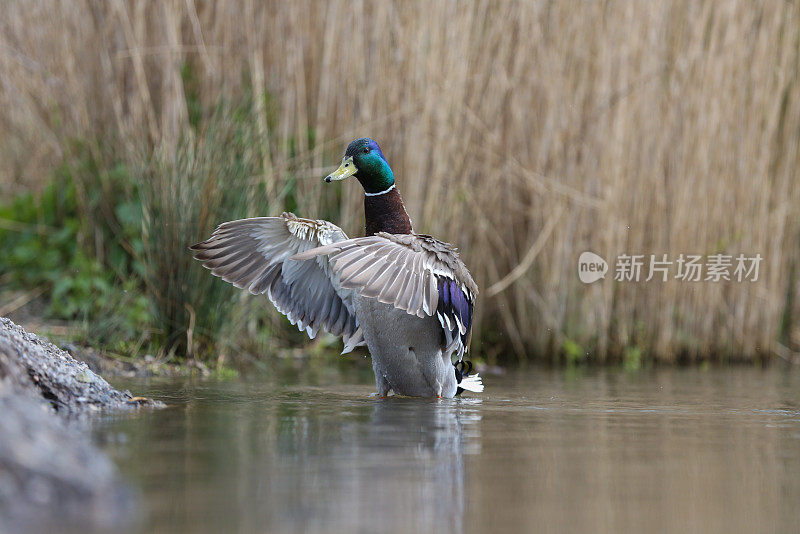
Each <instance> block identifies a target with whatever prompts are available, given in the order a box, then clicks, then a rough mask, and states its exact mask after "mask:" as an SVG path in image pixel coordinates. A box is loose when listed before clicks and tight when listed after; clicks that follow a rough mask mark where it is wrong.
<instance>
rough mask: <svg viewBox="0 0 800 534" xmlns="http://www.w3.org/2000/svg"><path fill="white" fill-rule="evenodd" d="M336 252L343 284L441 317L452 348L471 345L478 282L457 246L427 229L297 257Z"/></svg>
mask: <svg viewBox="0 0 800 534" xmlns="http://www.w3.org/2000/svg"><path fill="white" fill-rule="evenodd" d="M320 256H328V257H330V264H331V266H332V268H333V271H334V273H336V274H337V275H338V276H339V280H340V283H341V285H342V287H343V288H346V289H352V290H353V291H356V292H358V293H359V294H360V295H363V296H365V297H369V298H375V299H378V300H379V301H381V302H385V303H390V304H393V305H394V306H395V307H396V308H399V309H401V310H405V311H406V312H408V313H410V314H412V315H417V316H418V317H425V316H433V315H436V317H437V318H438V319H439V323H440V324H441V325H442V329H443V331H444V334H445V339H446V343H445V345H446V346H447V347H448V349H453V350H457V351H458V353H459V356H461V355H463V353H464V352H465V351H466V350H467V348H468V346H469V338H470V333H471V331H472V313H473V309H474V304H475V298H476V297H477V295H478V287H477V285H476V284H475V282H474V281H473V280H472V276H470V274H469V271H468V270H467V268H466V266H465V265H464V263H463V262H462V261H461V259H460V258H459V257H458V252H456V249H455V248H453V247H452V246H451V245H449V244H447V243H443V242H442V241H439V240H437V239H435V238H433V237H431V236H427V235H421V234H386V233H382V232H381V233H378V234H376V235H374V236H368V237H360V238H356V239H348V240H345V241H339V242H336V243H332V244H330V245H325V246H322V247H319V248H316V249H312V250H308V251H306V252H302V253H299V254H296V255H295V256H293V259H297V260H310V259H312V258H319V257H320Z"/></svg>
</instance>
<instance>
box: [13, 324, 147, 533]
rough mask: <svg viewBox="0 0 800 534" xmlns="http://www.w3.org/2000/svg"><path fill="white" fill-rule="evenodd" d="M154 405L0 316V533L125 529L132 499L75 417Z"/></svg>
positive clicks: (132, 512)
mask: <svg viewBox="0 0 800 534" xmlns="http://www.w3.org/2000/svg"><path fill="white" fill-rule="evenodd" d="M143 405H144V406H156V404H155V403H153V402H152V401H147V400H143V399H139V398H136V397H133V396H132V395H131V393H130V392H127V391H118V390H116V389H114V388H113V387H111V386H110V385H109V384H108V382H106V381H105V380H104V379H103V378H102V377H101V376H99V375H97V374H96V373H94V372H93V371H91V370H90V369H89V368H88V366H87V365H86V364H85V363H83V362H78V361H76V360H75V359H74V358H72V357H71V356H70V355H69V354H68V353H66V352H64V351H62V350H61V349H59V348H58V347H56V346H55V345H53V344H52V343H49V342H48V341H46V340H44V339H42V338H39V337H38V336H36V335H34V334H31V333H28V332H26V331H24V330H23V329H22V328H20V327H19V326H17V325H15V324H14V323H13V322H11V321H10V320H8V319H5V318H0V413H2V417H0V530H2V531H4V532H5V531H16V530H29V529H38V528H41V527H44V526H47V525H59V526H60V527H65V526H66V527H72V528H76V529H79V528H93V529H97V528H99V529H104V528H110V527H113V526H116V525H122V524H126V523H128V522H129V521H131V519H132V518H133V515H134V499H133V498H132V496H131V494H130V493H129V492H128V490H127V489H126V488H125V486H124V485H123V484H122V483H121V481H120V480H119V478H118V476H117V473H116V469H115V468H114V465H113V464H112V463H111V461H110V460H109V459H108V458H107V457H106V456H105V455H104V454H103V453H102V452H101V451H99V450H98V449H97V448H96V447H95V446H94V445H92V443H91V441H90V439H89V436H88V435H87V433H86V432H85V430H86V427H85V425H84V424H81V422H80V421H81V419H82V418H84V417H85V415H86V414H89V413H92V412H97V411H100V410H108V409H111V410H120V409H121V410H131V409H138V408H140V407H141V406H143Z"/></svg>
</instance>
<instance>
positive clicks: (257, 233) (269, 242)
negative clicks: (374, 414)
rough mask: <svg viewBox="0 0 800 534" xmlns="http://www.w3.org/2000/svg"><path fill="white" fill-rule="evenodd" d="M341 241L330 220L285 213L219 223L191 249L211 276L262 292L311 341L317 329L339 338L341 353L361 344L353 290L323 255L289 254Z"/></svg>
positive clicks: (256, 292)
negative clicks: (300, 257) (299, 257)
mask: <svg viewBox="0 0 800 534" xmlns="http://www.w3.org/2000/svg"><path fill="white" fill-rule="evenodd" d="M346 239H347V235H346V234H345V233H344V232H343V231H342V229H341V228H339V227H338V226H336V225H335V224H332V223H329V222H327V221H320V220H316V221H315V220H311V219H301V218H299V217H296V216H295V215H294V214H292V213H284V214H283V215H281V216H280V217H256V218H252V219H240V220H237V221H230V222H226V223H223V224H221V225H219V227H217V229H216V230H214V232H213V233H212V234H211V237H209V238H208V239H206V240H205V241H203V242H201V243H197V244H196V245H192V247H191V249H192V250H194V251H195V255H194V257H195V258H196V259H198V260H200V261H201V262H202V263H203V267H205V268H207V269H210V270H211V273H212V274H214V275H216V276H219V277H220V278H222V279H223V280H225V281H226V282H230V283H231V284H233V285H234V286H236V287H238V288H240V289H247V290H248V291H249V292H250V293H252V294H254V295H260V294H263V293H266V294H267V296H268V297H269V300H270V301H271V302H272V303H273V304H274V305H275V307H276V308H277V309H278V311H279V312H281V313H282V314H284V315H286V317H288V319H289V321H290V322H291V323H292V324H295V325H297V327H298V328H299V329H300V330H305V331H306V332H307V333H308V335H309V336H310V337H311V338H312V339H313V338H314V337H316V335H317V333H318V332H319V330H320V329H323V330H325V331H327V332H330V333H331V334H333V335H336V336H342V338H343V339H344V343H345V347H344V351H343V352H342V353H343V354H344V353H346V352H350V351H351V350H353V348H355V347H357V346H359V345H363V344H364V338H363V337H362V335H361V329H360V328H359V325H358V321H357V320H356V315H355V311H354V309H353V291H352V290H351V289H348V288H344V287H342V285H341V284H340V283H339V280H338V276H337V275H335V274H334V272H333V270H332V268H331V264H330V261H329V259H328V257H326V256H319V257H317V258H316V261H297V260H293V259H291V257H292V256H293V255H295V254H298V253H301V252H304V251H308V250H310V249H314V248H316V247H319V246H324V245H330V244H332V243H336V242H339V241H344V240H346Z"/></svg>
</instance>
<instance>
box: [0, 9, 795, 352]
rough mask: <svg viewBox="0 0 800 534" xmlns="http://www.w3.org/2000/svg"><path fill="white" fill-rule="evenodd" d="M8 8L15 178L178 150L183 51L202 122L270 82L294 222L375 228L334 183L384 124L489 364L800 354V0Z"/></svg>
mask: <svg viewBox="0 0 800 534" xmlns="http://www.w3.org/2000/svg"><path fill="white" fill-rule="evenodd" d="M3 11H4V14H3V17H2V19H0V128H2V130H3V132H4V135H3V136H1V137H0V192H3V193H4V194H10V193H11V192H14V191H17V190H19V189H36V188H37V186H38V184H40V183H41V182H42V181H43V179H44V178H45V177H46V176H48V174H49V170H50V169H52V168H53V167H54V166H55V165H56V164H58V163H59V162H61V161H62V160H63V159H64V158H65V157H68V155H69V145H68V140H69V139H73V138H81V139H88V140H92V141H93V142H95V143H96V145H97V146H102V147H103V150H106V151H110V152H111V153H112V154H113V157H114V158H117V159H119V160H122V161H128V162H131V164H137V163H138V162H141V157H140V154H141V153H142V151H143V147H144V150H150V151H152V152H156V153H158V154H165V155H170V154H175V153H177V152H179V151H180V150H181V148H180V147H181V143H182V142H183V140H185V139H186V137H187V136H192V135H200V133H197V132H195V131H194V130H192V129H191V128H190V127H189V124H190V122H191V121H190V117H191V113H192V105H193V103H191V102H188V101H187V87H186V83H187V82H186V77H185V76H184V75H183V70H182V69H184V68H185V66H186V65H187V64H189V65H191V66H192V67H193V68H194V69H195V70H196V76H195V79H194V81H193V82H192V84H193V87H192V91H194V92H195V93H194V94H196V97H197V98H198V99H199V105H200V107H201V109H202V110H204V113H208V112H209V110H211V109H213V108H214V106H215V105H216V104H217V103H218V102H219V101H220V98H227V99H230V98H234V97H236V96H237V95H243V94H245V93H250V94H253V95H256V97H255V98H253V99H252V103H253V105H252V109H251V110H250V115H249V119H248V120H250V121H252V123H253V124H254V125H255V128H256V131H257V135H255V136H254V140H253V143H254V144H255V145H256V152H257V153H258V154H259V158H260V159H261V163H260V165H259V171H258V175H257V176H253V177H252V178H253V180H254V181H257V182H258V183H259V184H262V185H263V190H264V191H265V194H266V196H267V198H268V199H269V205H270V209H271V211H272V212H273V213H278V212H280V211H281V209H282V208H283V204H284V200H285V195H286V194H287V193H286V192H287V190H289V186H291V188H293V190H294V197H295V198H296V199H297V209H296V211H297V213H298V214H300V215H304V216H312V217H313V216H318V215H331V216H333V217H335V218H334V221H335V222H337V223H339V224H341V226H342V227H343V228H344V229H345V230H346V231H347V232H348V233H351V234H357V233H358V232H359V230H360V228H361V217H362V215H361V205H360V204H361V195H360V192H359V190H358V184H357V183H349V184H345V185H343V187H344V194H341V195H338V194H337V193H336V191H335V189H334V188H331V187H326V186H323V185H322V183H321V181H320V179H319V178H320V177H321V176H322V175H323V174H325V172H326V170H327V169H328V168H329V167H330V166H331V165H333V164H334V163H335V162H336V159H337V158H338V157H339V156H340V153H341V152H342V150H343V149H344V146H345V145H346V143H347V141H349V140H350V139H352V138H354V137H358V136H363V135H369V136H372V137H374V138H376V139H377V140H378V141H379V142H380V143H381V146H382V147H383V148H384V152H385V153H386V154H387V155H388V157H389V160H390V163H391V164H392V166H393V168H394V169H395V174H396V176H397V177H398V186H399V188H400V190H401V192H402V193H403V195H404V198H405V200H406V202H407V205H408V209H409V212H410V213H411V214H412V218H413V219H414V223H415V228H416V230H418V231H424V232H426V233H432V234H434V235H437V236H441V237H443V238H445V239H447V240H449V241H451V242H453V243H455V244H457V245H458V246H459V247H460V249H461V250H462V251H463V255H464V257H465V259H466V261H467V263H468V265H469V266H470V267H471V269H472V271H473V273H474V274H475V277H476V279H477V281H478V282H479V284H480V285H481V287H482V288H483V289H484V291H483V293H482V296H481V299H480V302H479V313H478V321H477V332H476V336H475V341H476V342H477V343H478V345H477V348H478V350H479V351H480V352H481V353H482V354H484V355H486V356H487V357H489V358H490V359H491V358H493V357H494V356H496V355H497V351H499V350H504V351H506V354H509V353H511V352H514V353H516V354H517V355H519V356H520V357H527V358H540V359H541V358H550V357H552V356H554V355H558V354H560V353H562V351H563V349H564V347H565V346H566V345H565V344H568V345H569V346H570V347H573V348H572V349H571V350H572V351H573V352H575V351H577V352H581V353H583V352H586V353H588V354H589V357H590V359H592V360H594V359H597V360H599V361H602V360H604V359H606V358H609V357H612V358H616V357H619V356H620V355H621V354H623V353H624V350H625V348H626V347H637V348H639V349H641V350H643V351H645V354H646V357H648V358H656V359H661V360H664V361H670V360H674V359H676V358H680V357H688V358H689V359H693V358H706V357H713V355H721V356H724V357H726V358H731V359H738V358H741V359H754V358H755V359H759V358H762V357H768V356H769V355H771V354H774V353H776V352H777V353H786V351H789V350H791V348H794V349H797V348H798V343H800V332H799V331H798V326H797V324H798V320H797V318H798V312H800V305H799V304H798V302H800V285H799V284H798V277H797V270H798V268H800V266H798V259H799V258H800V198H799V197H800V188H798V179H797V178H798V159H799V157H800V156H798V146H800V85H798V66H800V58H799V57H798V54H799V52H798V50H800V46H799V45H800V18H799V16H800V6H798V4H797V3H796V2H783V1H777V0H776V1H766V2H762V3H759V4H751V3H747V2H705V3H698V2H691V1H670V2H545V1H532V2H481V1H477V2H470V3H466V2H445V1H442V2H396V3H392V2H349V1H338V0H331V1H329V2H307V1H293V2H266V3H262V2H256V1H242V2H196V1H195V0H171V1H165V2H157V3H155V2H154V3H148V2H123V1H121V0H115V1H108V2H91V1H84V0H64V1H61V2H54V1H53V2H51V1H30V0H25V1H21V0H20V1H12V2H6V3H5V4H4V7H3ZM172 178H174V173H163V174H161V175H153V176H152V177H151V179H153V180H170V179H172ZM337 199H341V200H337ZM337 203H338V204H337ZM217 222H220V221H213V222H211V221H210V222H209V226H210V225H212V224H214V223H217ZM205 230H208V228H201V229H199V231H205ZM194 237H195V236H194V235H187V236H186V243H187V244H188V243H189V242H190V241H191V240H192V239H193V238H194ZM584 250H591V251H593V252H596V253H598V254H600V255H601V256H603V257H605V258H606V259H608V260H611V261H613V259H614V258H615V257H616V256H617V255H619V254H622V253H628V254H639V253H640V254H651V253H654V254H663V253H667V254H669V255H670V256H672V257H673V258H674V257H677V255H678V254H680V253H684V254H695V253H696V254H713V253H718V252H721V253H726V254H733V255H736V254H738V253H740V252H742V253H746V254H756V253H760V254H761V255H762V256H763V257H764V258H765V260H764V263H763V264H762V266H761V267H762V268H761V273H760V279H759V281H758V282H755V283H749V282H735V281H733V282H720V283H710V282H699V283H688V282H680V281H676V280H671V281H668V282H655V281H651V282H647V283H644V282H639V283H633V282H627V283H622V282H621V283H615V282H614V281H613V280H611V277H610V276H609V277H608V278H607V279H606V280H604V281H601V282H598V283H596V284H593V285H583V284H582V283H581V282H580V281H579V280H578V277H577V258H578V255H579V254H580V253H581V252H583V251H584ZM612 269H613V265H612ZM612 274H613V273H612ZM487 288H488V290H487ZM574 347H577V349H575V348H574ZM579 356H580V355H579Z"/></svg>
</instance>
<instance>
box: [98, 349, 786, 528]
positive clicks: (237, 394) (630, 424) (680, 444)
mask: <svg viewBox="0 0 800 534" xmlns="http://www.w3.org/2000/svg"><path fill="white" fill-rule="evenodd" d="M799 371H800V370H798V369H791V368H787V367H784V366H780V365H778V366H773V367H772V368H769V369H759V368H725V369H715V368H711V369H708V370H701V369H697V368H695V369H681V368H673V369H655V370H644V371H640V372H637V373H627V372H624V371H621V370H619V371H616V370H592V369H588V370H577V371H575V370H571V371H570V370H568V371H565V370H545V369H527V370H518V371H514V370H510V371H508V372H507V373H506V374H505V375H504V376H487V377H485V383H486V386H487V388H486V392H485V393H484V394H482V395H470V396H465V397H463V398H460V399H453V400H423V399H411V398H399V397H396V398H389V399H384V400H381V399H377V398H374V397H371V396H370V394H371V393H372V392H373V391H374V387H373V385H372V384H371V383H369V379H368V378H367V377H368V376H369V373H365V376H362V375H358V376H357V377H345V378H344V379H341V380H339V381H338V382H336V381H331V380H328V381H327V382H328V383H322V382H323V381H319V382H320V383H319V385H313V383H312V384H309V383H308V381H303V380H299V381H298V380H294V379H290V380H285V379H281V378H278V377H275V376H272V375H266V374H265V375H258V376H253V377H249V378H247V379H236V380H229V381H213V380H211V381H201V380H200V381H199V380H188V379H180V380H174V379H173V380H149V381H147V380H137V381H125V382H119V381H118V382H117V383H116V384H115V385H117V386H119V387H123V388H128V389H131V390H133V391H134V392H135V393H136V394H139V395H147V396H151V397H154V398H158V399H161V400H163V401H164V402H166V403H167V404H168V405H169V407H168V408H166V409H163V410H158V411H153V412H145V413H142V414H138V415H134V416H131V415H119V416H108V417H104V418H102V419H101V420H99V421H98V422H96V423H95V424H94V434H95V437H96V438H97V441H98V442H99V443H100V444H101V446H102V447H103V448H104V449H105V450H107V451H108V452H109V453H110V454H111V455H112V456H113V458H114V460H115V461H116V463H117V465H118V466H119V468H120V470H121V471H122V473H123V476H124V477H125V478H126V479H127V480H128V481H129V483H130V485H131V486H132V487H133V488H134V489H135V490H136V492H137V493H138V497H139V500H140V502H141V507H142V513H141V516H142V520H141V522H140V523H139V525H138V526H137V528H138V529H139V530H140V531H141V532H153V531H158V532H193V533H203V532H234V531H235V532H279V533H280V532H370V533H371V532H403V533H406V532H433V531H438V532H448V533H449V532H493V533H498V532H615V533H616V532H644V531H654V530H656V531H670V532H685V531H702V532H726V533H727V532H756V531H762V532H763V531H769V532H790V531H793V532H797V531H800V506H798V503H800V372H799Z"/></svg>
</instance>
